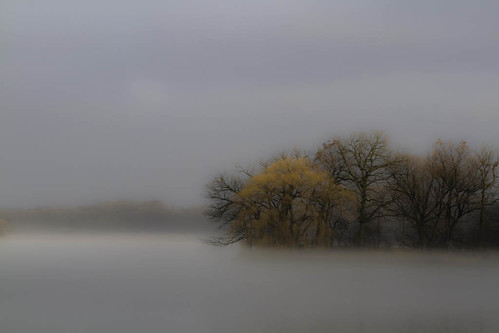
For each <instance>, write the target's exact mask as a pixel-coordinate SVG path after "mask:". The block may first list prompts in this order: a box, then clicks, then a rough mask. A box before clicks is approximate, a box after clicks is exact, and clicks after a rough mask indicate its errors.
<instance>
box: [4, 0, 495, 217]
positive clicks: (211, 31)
mask: <svg viewBox="0 0 499 333" xmlns="http://www.w3.org/2000/svg"><path fill="white" fill-rule="evenodd" d="M0 24H1V25H0V29H1V31H0V38H1V40H0V47H1V50H0V51H1V52H0V76H1V80H0V184H1V188H2V190H1V191H0V206H1V207H12V206H15V207H32V206H38V205H59V204H85V203H93V202H96V201H101V200H114V199H132V200H151V199H158V200H163V201H165V202H167V203H169V204H172V205H178V206H188V205H193V204H200V203H203V197H202V195H201V193H202V192H203V190H204V188H203V186H204V184H205V183H206V182H208V181H209V179H210V178H211V177H212V176H213V175H215V174H216V173H218V172H219V171H222V170H227V169H230V168H231V167H232V166H233V165H234V164H235V163H238V162H242V163H246V162H252V161H254V160H255V159H258V158H265V157H267V156H268V155H269V154H271V153H273V152H276V151H278V150H280V149H283V148H291V147H293V146H299V147H301V148H315V147H316V146H317V145H318V144H320V143H321V142H322V141H324V140H325V139H327V138H328V137H330V136H332V135H343V134H348V133H350V132H352V131H359V130H374V129H381V130H385V131H386V132H387V133H388V134H389V135H390V137H391V139H392V141H393V142H394V143H396V144H397V145H399V146H402V147H404V146H407V147H411V148H413V149H415V150H424V149H426V148H428V147H429V146H430V145H431V143H432V142H433V141H434V140H435V139H436V138H438V137H441V138H443V139H458V138H463V139H466V140H468V141H470V142H471V143H475V144H481V143H482V142H489V143H492V144H495V143H497V142H498V141H499V131H497V126H498V124H499V94H498V91H499V61H498V59H499V34H498V31H499V2H497V1H495V0H492V1H460V0H459V1H456V0H452V1H450V0H449V1H443V0H439V1H434V0H432V1H417V2H416V1H411V2H409V1H402V2H400V1H381V0H379V1H346V0H345V1H334V3H333V2H332V1H268V0H265V1H263V0H262V1H259V0H257V1H244V2H243V1H220V0H219V1H210V2H204V1H141V2H137V1H123V0H120V1H114V0H113V1H102V0H99V1H95V0H89V1H84V2H82V1H79V2H72V1H62V0H60V1H55V0H46V1H21V0H12V1H9V0H4V1H2V2H1V4H0Z"/></svg>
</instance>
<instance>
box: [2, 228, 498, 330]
mask: <svg viewBox="0 0 499 333" xmlns="http://www.w3.org/2000/svg"><path fill="white" fill-rule="evenodd" d="M498 259H499V255H497V254H496V253H472V254H469V253H468V254H456V253H452V254H449V253H447V254H445V253H434V254H428V253H425V254H421V253H419V254H418V253H400V252H393V251H392V252H376V253H362V252H352V251H348V252H345V251H334V252H310V251H290V252H279V251H263V250H248V249H241V248H240V247H239V246H232V247H225V248H216V247H212V246H209V245H205V244H204V243H203V242H201V241H200V240H199V239H198V238H197V237H187V236H182V237H181V236H132V235H121V236H118V235H117V236H90V235H88V236H71V237H69V238H68V236H46V235H45V236H34V235H32V236H29V237H27V236H24V237H22V236H7V237H3V238H2V239H0V332H6V333H11V332H12V333H16V332H22V333H29V332H37V333H41V332H47V333H58V332H61V333H74V332H85V333H86V332H120V333H126V332H130V333H131V332H133V333H137V332H499V260H498Z"/></svg>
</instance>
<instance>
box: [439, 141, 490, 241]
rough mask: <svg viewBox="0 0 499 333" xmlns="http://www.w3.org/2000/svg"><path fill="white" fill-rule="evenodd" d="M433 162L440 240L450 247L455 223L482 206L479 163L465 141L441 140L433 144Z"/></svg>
mask: <svg viewBox="0 0 499 333" xmlns="http://www.w3.org/2000/svg"><path fill="white" fill-rule="evenodd" d="M430 163H431V172H432V174H433V177H434V178H435V181H436V191H437V196H438V197H439V204H440V207H439V208H440V212H441V215H440V216H439V220H440V221H439V222H441V228H440V229H441V241H442V244H443V245H445V246H446V247H450V246H451V245H452V242H453V241H454V233H455V229H456V226H457V225H458V224H459V223H460V222H462V221H463V218H464V217H465V216H467V215H469V214H470V213H472V212H473V211H476V210H477V209H478V207H479V204H478V192H479V190H480V187H481V184H480V179H479V171H478V170H479V168H478V163H477V160H476V159H475V158H474V157H473V155H472V152H471V150H470V148H469V147H468V145H467V144H466V142H464V141H461V142H459V143H454V142H447V143H445V142H443V141H441V140H438V141H437V142H436V143H435V144H434V146H433V152H432V155H431V162H430Z"/></svg>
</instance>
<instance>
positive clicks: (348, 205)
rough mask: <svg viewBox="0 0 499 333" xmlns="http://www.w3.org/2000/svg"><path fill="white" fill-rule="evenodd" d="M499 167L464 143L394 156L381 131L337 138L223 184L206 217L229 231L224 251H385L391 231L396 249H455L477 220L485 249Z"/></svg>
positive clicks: (214, 188)
mask: <svg viewBox="0 0 499 333" xmlns="http://www.w3.org/2000/svg"><path fill="white" fill-rule="evenodd" d="M497 168H498V159H497V154H496V153H495V152H494V151H493V150H491V149H486V148H483V149H481V150H479V151H474V150H472V149H470V148H469V147H468V145H467V144H466V143H465V142H460V143H453V142H447V143H446V142H442V141H440V140H439V141H437V142H436V143H435V145H434V147H433V150H432V152H431V153H430V154H428V155H427V156H423V157H421V156H416V155H412V154H408V153H400V152H393V151H392V150H391V149H390V148H389V146H388V141H387V138H386V136H385V135H384V134H383V133H380V132H376V133H371V134H357V135H352V136H350V137H346V138H342V137H337V138H334V139H332V140H329V141H327V142H325V143H324V144H323V145H322V147H321V148H320V149H318V151H317V152H316V153H315V154H313V155H304V154H297V153H295V154H281V155H280V156H278V157H276V158H273V159H272V160H270V161H268V162H266V163H262V164H261V167H260V169H259V170H257V171H256V172H250V171H248V170H244V169H241V170H240V172H239V174H238V175H232V176H227V175H220V176H218V177H216V178H215V179H213V180H212V182H210V184H209V185H208V191H207V197H208V198H209V199H210V200H211V205H210V206H209V208H208V210H207V215H208V217H210V218H211V219H213V220H215V221H216V222H217V223H218V224H219V227H220V228H221V229H223V230H224V231H225V234H224V236H222V237H221V238H219V239H217V240H214V243H216V244H223V245H226V244H231V243H235V242H238V241H243V242H244V243H245V244H247V245H249V246H254V245H258V246H284V247H343V246H350V245H358V246H373V245H374V244H376V245H377V246H380V244H381V242H380V240H381V239H382V236H381V229H382V228H383V226H384V225H385V224H387V223H388V224H390V225H391V226H392V227H391V229H392V231H391V239H390V240H389V241H388V243H389V244H388V245H400V241H402V243H403V244H404V246H405V245H409V246H414V247H421V248H423V247H451V246H458V245H459V242H458V241H459V239H458V237H457V236H456V235H457V231H458V230H459V229H460V227H461V226H462V225H464V224H468V225H470V224H472V222H473V221H475V220H477V221H478V224H477V225H478V237H475V238H476V239H477V240H478V241H476V239H475V240H474V244H476V243H477V242H478V243H479V244H480V246H482V247H483V246H484V244H485V243H486V242H485V238H486V237H485V235H486V233H487V230H489V229H490V228H491V224H494V223H493V221H491V219H490V214H489V211H490V208H492V207H494V204H495V202H496V201H497ZM406 226H407V228H406ZM464 229H465V230H467V231H468V232H469V233H471V232H472V230H473V228H471V227H469V226H468V228H467V229H466V228H464ZM475 229H476V228H475ZM374 230H376V232H373V231H374ZM470 230H471V231H470ZM461 231H462V230H461ZM468 238H470V237H468ZM385 243H386V242H385ZM489 243H490V242H489Z"/></svg>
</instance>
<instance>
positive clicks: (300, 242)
mask: <svg viewBox="0 0 499 333" xmlns="http://www.w3.org/2000/svg"><path fill="white" fill-rule="evenodd" d="M209 197H210V198H211V199H213V203H212V205H211V206H210V209H209V211H208V212H209V216H211V217H212V218H214V219H215V220H217V221H219V223H220V224H221V226H225V227H227V229H228V230H227V231H228V236H227V237H226V238H225V241H222V242H221V243H225V244H228V243H230V242H236V241H240V240H244V241H245V242H246V244H248V245H249V246H253V245H264V246H292V247H303V246H331V245H332V244H333V242H332V239H333V237H334V231H335V227H336V226H337V225H338V221H339V220H340V218H341V217H339V216H338V215H340V214H341V212H342V211H343V208H342V207H343V206H344V205H346V203H347V202H348V200H349V197H348V191H346V190H345V189H344V188H342V187H341V186H337V185H335V184H334V183H333V182H332V180H331V179H330V178H329V177H328V175H327V174H326V173H325V172H323V171H321V170H319V169H318V168H316V167H315V166H314V165H313V164H312V163H311V162H310V161H309V160H308V159H307V158H305V157H282V158H279V159H276V160H274V161H273V162H271V163H269V164H268V165H267V166H265V167H264V169H263V171H261V172H260V173H258V174H256V175H253V176H250V177H249V179H248V180H247V182H245V183H243V182H242V181H240V180H238V181H235V180H234V179H233V181H232V182H228V181H227V180H225V178H223V179H222V178H220V177H219V178H217V179H216V180H215V181H214V182H212V183H211V185H210V186H209ZM333 203H334V204H333ZM335 214H338V215H335Z"/></svg>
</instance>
